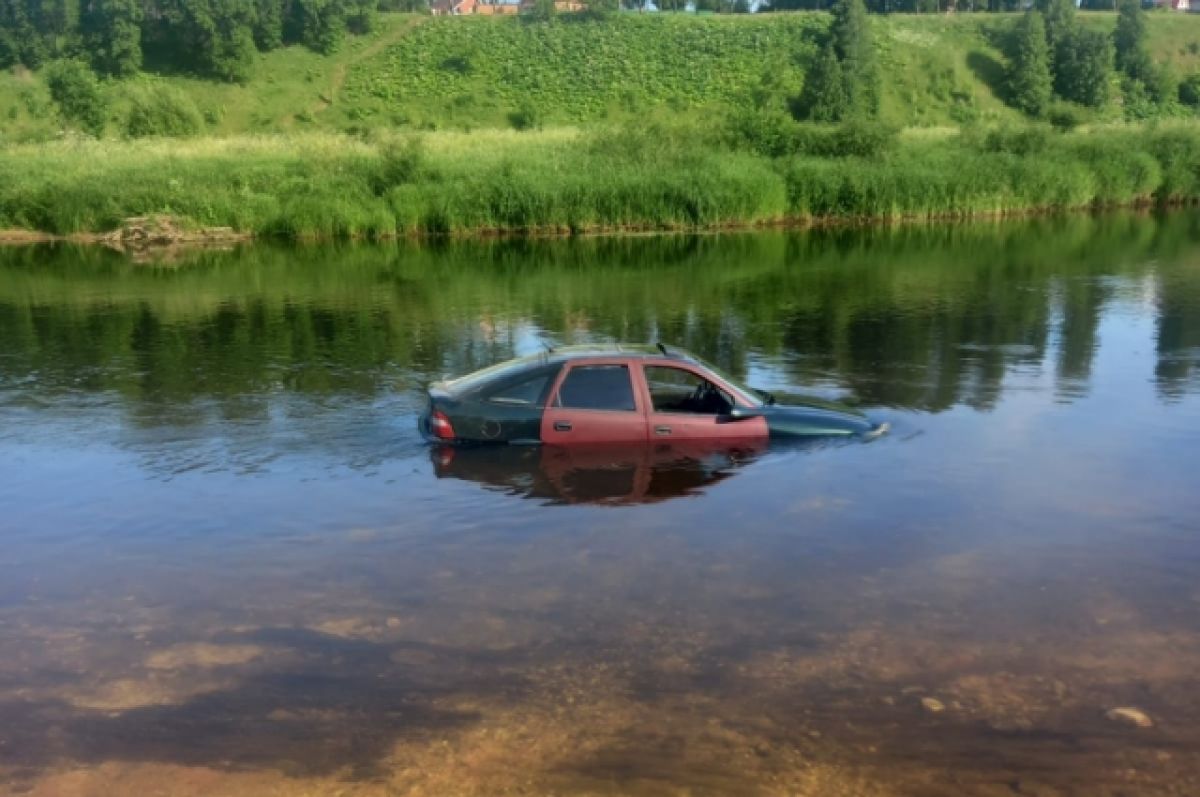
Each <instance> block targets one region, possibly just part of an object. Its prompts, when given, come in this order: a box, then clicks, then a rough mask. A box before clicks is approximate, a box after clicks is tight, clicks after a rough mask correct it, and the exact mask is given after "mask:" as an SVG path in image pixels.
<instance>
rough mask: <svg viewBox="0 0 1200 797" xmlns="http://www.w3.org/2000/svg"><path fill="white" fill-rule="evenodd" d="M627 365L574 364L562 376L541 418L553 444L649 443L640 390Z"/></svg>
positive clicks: (544, 438) (544, 439)
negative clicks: (646, 441) (647, 441)
mask: <svg viewBox="0 0 1200 797" xmlns="http://www.w3.org/2000/svg"><path fill="white" fill-rule="evenodd" d="M634 376H635V375H634V372H633V369H632V368H631V367H630V364H629V363H628V362H625V361H618V360H613V361H599V362H597V361H585V362H578V363H570V364H569V365H568V366H567V367H566V368H564V369H563V371H562V373H561V374H559V378H558V382H557V384H556V385H555V387H554V392H553V393H552V395H551V398H550V401H549V402H547V404H546V411H545V413H544V414H543V415H542V442H543V443H546V444H549V445H584V444H588V445H590V444H596V443H635V442H645V440H646V438H647V431H646V412H645V405H644V403H643V400H642V398H641V393H642V391H641V386H640V384H639V385H636V386H635V384H634Z"/></svg>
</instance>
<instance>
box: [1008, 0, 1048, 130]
mask: <svg viewBox="0 0 1200 797" xmlns="http://www.w3.org/2000/svg"><path fill="white" fill-rule="evenodd" d="M1053 88H1054V76H1053V75H1052V74H1051V73H1050V48H1049V46H1048V45H1047V43H1046V26H1045V23H1044V22H1043V21H1042V15H1041V14H1040V13H1039V12H1037V11H1029V12H1026V14H1025V15H1024V16H1023V17H1021V21H1020V22H1018V23H1017V29H1016V31H1015V35H1014V37H1013V51H1012V57H1011V61H1010V63H1009V71H1008V93H1009V96H1010V98H1011V100H1012V104H1013V106H1015V107H1016V108H1019V109H1020V110H1022V111H1024V112H1025V113H1027V114H1029V115H1030V116H1042V115H1043V114H1045V113H1046V110H1047V109H1048V108H1049V107H1050V99H1051V93H1052V91H1053Z"/></svg>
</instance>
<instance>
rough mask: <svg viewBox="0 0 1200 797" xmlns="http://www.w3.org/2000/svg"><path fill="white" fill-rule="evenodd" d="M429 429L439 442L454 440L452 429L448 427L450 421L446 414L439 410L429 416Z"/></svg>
mask: <svg viewBox="0 0 1200 797" xmlns="http://www.w3.org/2000/svg"><path fill="white" fill-rule="evenodd" d="M429 429H430V431H432V432H433V436H434V437H436V438H438V439H439V440H453V439H454V427H453V426H451V425H450V419H449V418H447V417H446V413H444V412H442V411H441V410H434V411H433V414H432V415H430V416H429Z"/></svg>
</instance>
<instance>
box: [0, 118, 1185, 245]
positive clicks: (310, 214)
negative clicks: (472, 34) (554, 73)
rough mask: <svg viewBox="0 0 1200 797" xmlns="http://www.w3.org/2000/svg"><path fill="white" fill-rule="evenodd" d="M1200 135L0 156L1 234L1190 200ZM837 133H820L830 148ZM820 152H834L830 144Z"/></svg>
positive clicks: (560, 142) (787, 216)
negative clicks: (154, 221) (774, 145)
mask: <svg viewBox="0 0 1200 797" xmlns="http://www.w3.org/2000/svg"><path fill="white" fill-rule="evenodd" d="M1197 133H1200V127H1198V126H1196V125H1191V124H1180V125H1176V126H1163V127H1159V128H1126V127H1120V128H1111V129H1098V130H1094V131H1091V132H1073V133H1068V134H1062V133H1054V132H1050V131H1048V130H1046V131H1042V130H1040V129H1034V130H1033V131H1032V132H1030V131H1029V130H1022V131H1015V132H1003V131H1000V132H993V133H991V134H987V135H969V134H945V135H942V136H930V135H925V136H919V137H912V136H909V137H900V138H899V139H898V140H893V141H888V142H883V140H882V139H880V141H881V142H882V143H881V144H880V147H879V151H878V152H877V153H876V154H874V155H872V154H871V153H870V152H867V151H863V150H862V149H861V148H850V149H846V150H844V151H846V152H849V153H851V154H848V155H836V154H834V155H829V154H822V155H818V154H813V153H814V151H816V150H814V147H813V144H812V142H813V141H814V140H815V139H814V137H813V133H812V132H811V131H805V132H804V133H803V136H802V138H803V141H804V142H805V143H804V146H803V147H801V148H799V149H798V150H797V151H796V153H797V154H790V155H784V156H781V157H770V156H768V155H763V154H759V153H757V152H754V151H749V150H738V149H733V148H730V147H728V146H725V145H722V144H721V143H719V142H718V141H717V140H716V139H715V138H714V137H711V136H707V135H705V134H703V133H702V132H701V131H698V130H688V129H675V130H659V129H654V130H649V131H647V130H642V131H631V130H622V129H613V130H606V131H599V132H596V131H593V132H590V133H583V132H579V131H574V130H570V129H566V130H562V129H560V130H546V131H538V132H527V133H516V132H510V131H494V132H485V133H478V134H474V135H470V136H467V135H462V134H438V135H415V134H414V135H411V136H408V137H390V136H389V137H384V138H379V139H373V140H370V141H363V140H359V139H355V138H349V137H344V136H336V135H319V134H309V135H303V136H287V137H278V136H277V137H245V138H233V139H223V140H217V139H196V140H191V141H182V142H181V141H174V142H166V141H157V140H149V141H128V142H91V141H79V142H57V143H53V144H40V145H26V146H18V147H11V148H8V149H6V150H4V151H2V152H0V174H3V175H5V178H6V179H4V180H3V181H0V228H2V227H19V228H26V229H33V230H42V231H46V232H51V233H58V234H69V233H76V232H95V231H105V230H110V229H114V228H116V227H118V226H119V225H120V224H121V222H122V220H123V219H126V218H128V217H132V216H141V215H147V214H170V215H173V216H176V217H178V218H180V219H182V220H184V221H185V222H186V223H190V224H193V225H199V226H229V227H233V228H235V229H238V230H243V231H248V232H253V233H257V234H263V235H273V236H280V237H286V238H309V237H311V238H327V239H337V238H354V237H387V236H392V235H409V234H469V233H481V232H489V231H505V232H578V231H588V230H602V229H678V228H705V227H718V226H722V225H746V224H758V223H774V222H783V221H787V220H796V221H811V220H829V219H879V220H893V219H901V218H941V217H966V216H975V215H984V214H1005V213H1016V212H1023V211H1032V210H1051V209H1065V208H1082V207H1103V206H1116V205H1130V204H1142V203H1150V202H1181V201H1191V200H1197V199H1200V135H1197ZM837 135H840V134H837V133H835V134H834V136H835V138H834V140H836V136H837ZM832 151H833V152H837V151H841V150H832Z"/></svg>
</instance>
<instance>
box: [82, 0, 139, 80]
mask: <svg viewBox="0 0 1200 797" xmlns="http://www.w3.org/2000/svg"><path fill="white" fill-rule="evenodd" d="M142 13H143V12H142V3H141V2H140V0H93V2H91V3H89V4H88V6H87V11H86V13H84V14H83V16H82V18H81V22H80V24H81V27H82V30H83V39H84V46H85V47H87V50H88V53H89V54H90V55H91V59H92V64H93V66H95V68H96V69H97V70H99V71H100V72H101V73H103V74H106V75H114V76H116V77H128V76H130V75H133V74H135V73H137V71H138V70H139V69H141V68H142Z"/></svg>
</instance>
